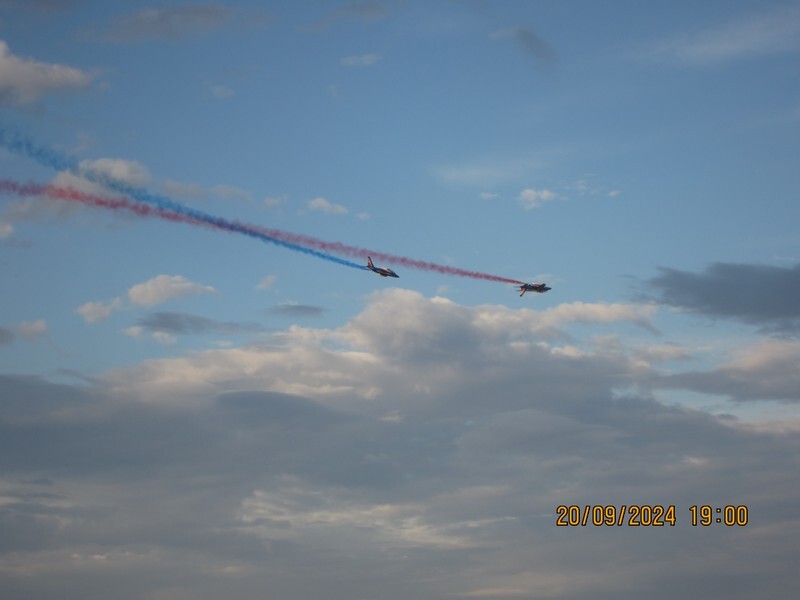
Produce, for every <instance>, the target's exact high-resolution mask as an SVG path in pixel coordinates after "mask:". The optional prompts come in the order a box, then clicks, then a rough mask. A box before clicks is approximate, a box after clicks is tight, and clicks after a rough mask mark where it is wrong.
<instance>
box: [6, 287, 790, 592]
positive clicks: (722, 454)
mask: <svg viewBox="0 0 800 600" xmlns="http://www.w3.org/2000/svg"><path fill="white" fill-rule="evenodd" d="M628 308H629V312H628V313H627V314H626V312H625V311H622V310H620V309H619V308H614V307H612V306H609V305H583V306H581V307H572V308H571V309H569V310H560V311H558V312H559V314H558V315H556V314H552V313H551V314H547V313H542V312H535V311H529V310H510V309H507V308H505V307H498V306H483V307H475V308H468V307H464V306H460V305H458V304H455V303H453V302H451V301H448V300H445V299H442V298H432V299H428V298H424V297H423V296H421V295H419V294H417V293H414V292H408V291H401V290H395V291H387V292H383V293H378V294H375V295H374V296H373V297H372V299H371V301H370V302H369V305H368V306H367V307H366V309H365V310H364V311H363V312H362V313H361V314H359V315H358V316H356V317H355V318H354V319H352V320H351V321H350V322H348V323H347V324H345V325H344V326H343V327H341V328H339V329H336V330H325V329H308V328H300V327H292V328H291V329H289V330H286V331H284V332H281V333H279V334H275V335H274V336H271V338H270V343H268V344H260V345H257V346H250V347H241V348H235V349H224V350H214V351H206V352H200V353H196V354H194V355H190V356H185V357H183V358H178V359H167V360H151V361H147V362H145V363H142V364H140V365H138V366H133V367H130V368H126V369H122V370H118V371H114V372H110V373H108V374H107V375H106V376H105V377H103V378H102V379H101V380H99V381H97V382H96V383H95V384H93V385H88V386H87V385H68V384H55V383H51V382H48V381H46V380H44V379H41V378H38V377H22V376H11V375H5V376H3V377H2V378H0V397H1V398H3V402H2V405H0V406H1V407H2V408H1V410H2V412H1V413H0V430H1V431H0V466H1V468H2V472H3V474H4V475H3V477H2V480H0V526H2V532H3V535H2V536H0V539H2V542H0V577H2V581H3V586H4V589H5V590H7V591H9V592H10V593H11V595H12V597H22V596H25V597H27V598H60V597H63V591H64V589H80V590H83V593H82V597H99V596H100V595H102V594H101V593H100V590H101V589H103V590H108V589H113V590H115V591H114V595H115V597H117V598H123V599H124V598H143V597H158V598H178V597H193V598H216V597H219V596H220V595H223V594H224V595H225V596H226V597H229V598H247V597H252V596H253V595H258V596H263V595H265V594H267V595H269V596H270V597H272V596H275V597H287V596H288V597H308V598H311V597H326V598H342V599H345V598H362V597H364V598H366V597H376V596H379V597H382V598H397V599H400V598H409V597H415V598H443V599H444V598H452V597H462V598H471V597H472V598H474V597H479V598H506V597H512V598H516V597H519V598H533V597H548V598H641V597H645V596H646V597H649V598H665V599H666V598H674V597H675V595H676V594H678V593H680V594H687V595H692V594H701V595H702V596H703V597H707V598H714V597H716V598H752V597H754V596H758V597H776V598H777V597H787V595H788V591H789V590H790V589H793V586H794V584H795V581H794V575H793V570H792V568H791V566H790V563H791V562H792V561H793V556H794V551H793V548H794V544H795V538H796V536H797V535H798V533H800V521H799V520H798V519H797V516H796V514H795V508H796V506H797V501H798V499H800V489H799V488H798V483H797V479H796V478H795V477H787V474H788V473H797V472H798V467H800V464H798V456H800V452H798V451H800V443H798V437H797V435H796V434H795V433H796V432H794V431H792V430H791V429H790V430H786V429H785V428H784V427H779V426H774V427H771V426H758V427H756V426H749V425H746V424H744V423H741V422H738V421H737V420H735V419H731V418H720V417H714V416H711V415H709V414H706V413H703V412H697V411H694V410H690V409H686V408H679V407H675V406H672V407H670V406H665V405H663V404H660V403H658V402H655V401H654V399H653V398H652V397H650V396H649V394H647V393H646V392H645V391H644V390H645V389H646V388H647V381H648V380H649V379H651V378H652V377H653V376H654V375H655V371H656V369H658V368H659V363H660V360H667V359H669V358H671V357H672V356H674V354H672V355H671V354H670V353H664V352H659V348H661V347H660V346H658V345H657V344H656V343H655V342H656V341H657V340H656V339H655V338H654V340H653V341H654V344H653V346H652V347H651V348H650V350H651V351H650V352H648V351H647V350H648V348H646V347H626V346H625V345H622V344H619V343H609V342H608V341H606V342H597V343H595V342H591V341H588V342H585V343H575V342H576V341H575V339H574V337H573V336H571V335H568V334H567V328H571V327H575V326H576V325H575V324H576V323H584V325H580V327H585V326H586V324H591V323H603V322H612V323H616V325H617V326H624V324H625V323H626V322H635V321H636V320H640V319H641V318H642V317H641V316H640V315H638V314H637V313H638V310H637V309H636V307H635V306H630V307H628ZM385 314H392V315H393V317H394V318H393V319H392V322H391V323H388V322H387V321H386V319H384V318H383V316H384V315H385ZM145 321H146V324H147V326H153V327H155V326H158V327H159V328H161V329H170V330H172V331H177V330H178V329H181V330H185V329H186V328H187V327H189V328H195V327H197V326H198V325H199V326H201V327H202V328H205V327H206V325H207V324H206V323H205V322H202V323H201V322H199V321H196V320H195V319H192V320H187V316H185V315H172V314H170V313H157V314H155V315H153V316H151V317H148V318H147V319H145V320H144V321H143V322H145ZM570 340H572V341H570ZM662 350H663V349H662ZM753 351H754V352H756V351H757V349H754V350H753ZM793 352H795V353H796V352H797V346H796V345H795V346H793ZM645 357H649V359H647V360H646V359H645ZM658 357H661V359H659V358H658ZM764 360H765V361H767V362H768V361H769V360H770V356H769V355H767V356H766V357H765V358H764ZM757 375H758V374H756V376H757ZM762 375H763V376H764V377H765V380H766V377H768V376H771V375H772V374H771V373H768V372H765V373H763V374H762ZM704 376H705V377H707V378H713V377H715V373H706V374H705V375H704ZM756 376H754V375H753V374H751V378H750V379H751V381H752V380H755V379H756ZM623 390H627V391H623ZM636 390H638V391H636ZM713 391H714V393H726V391H725V390H724V389H721V390H713ZM731 393H733V392H731ZM634 503H640V504H667V505H669V504H674V505H675V506H676V509H677V513H676V518H677V521H678V524H677V525H676V526H675V527H674V528H673V527H669V526H667V527H664V528H644V527H640V528H634V527H621V528H620V527H576V528H560V527H556V526H555V519H556V507H557V506H558V505H560V504H577V505H580V506H582V505H584V504H592V505H594V504H600V505H605V504H616V505H620V504H634ZM697 503H713V504H715V505H723V506H724V505H727V504H731V505H747V506H748V508H749V513H750V523H749V524H748V525H747V526H746V527H739V528H726V527H721V526H712V527H709V528H694V527H691V526H690V525H689V517H690V515H689V506H691V505H693V504H697ZM665 563H666V564H669V565H670V568H669V569H668V570H665V569H664V568H663V565H664V564H665ZM676 582H680V584H679V585H678V587H677V588H676ZM678 588H679V589H678Z"/></svg>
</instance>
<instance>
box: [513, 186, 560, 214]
mask: <svg viewBox="0 0 800 600" xmlns="http://www.w3.org/2000/svg"><path fill="white" fill-rule="evenodd" d="M556 198H558V194H556V193H555V192H553V191H552V190H547V189H541V190H536V189H534V188H525V189H524V190H522V191H521V192H520V193H519V203H520V205H521V206H522V208H524V209H525V210H530V209H532V208H538V207H540V206H541V205H542V204H544V203H545V202H550V201H552V200H555V199H556Z"/></svg>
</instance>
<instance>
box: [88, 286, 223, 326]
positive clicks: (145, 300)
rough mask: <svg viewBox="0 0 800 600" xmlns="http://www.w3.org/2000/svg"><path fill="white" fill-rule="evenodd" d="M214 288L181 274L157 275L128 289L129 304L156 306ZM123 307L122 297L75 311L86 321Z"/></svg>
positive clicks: (99, 319) (91, 304) (106, 315)
mask: <svg viewBox="0 0 800 600" xmlns="http://www.w3.org/2000/svg"><path fill="white" fill-rule="evenodd" d="M215 291H216V290H215V289H214V288H213V287H212V286H210V285H202V284H199V283H195V282H193V281H190V280H189V279H187V278H186V277H184V276H183V275H158V276H156V277H153V278H152V279H149V280H147V281H145V282H143V283H137V284H136V285H134V286H132V287H131V288H130V289H129V290H128V294H127V299H128V305H129V306H156V305H158V304H164V303H165V302H168V301H170V300H174V299H176V298H181V297H183V296H189V295H196V294H209V293H213V292H215ZM124 308H125V303H124V302H123V300H122V298H119V297H117V298H114V299H113V300H111V301H109V302H102V301H100V302H86V303H85V304H82V305H81V306H79V307H78V308H77V309H76V310H75V312H76V313H77V314H79V315H81V316H82V317H83V319H84V320H85V321H86V322H87V323H94V322H96V321H101V320H103V319H106V318H107V317H109V316H110V315H111V313H112V312H114V311H117V310H122V309H124Z"/></svg>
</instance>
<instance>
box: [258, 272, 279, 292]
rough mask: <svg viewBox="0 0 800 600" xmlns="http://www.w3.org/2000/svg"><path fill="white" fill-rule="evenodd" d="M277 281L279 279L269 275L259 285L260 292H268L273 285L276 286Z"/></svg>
mask: <svg viewBox="0 0 800 600" xmlns="http://www.w3.org/2000/svg"><path fill="white" fill-rule="evenodd" d="M277 280H278V278H277V277H276V276H275V275H267V276H266V277H264V279H262V280H261V281H259V282H258V285H257V286H256V287H257V288H258V289H259V290H268V289H270V288H271V287H272V286H273V285H275V282H276V281H277Z"/></svg>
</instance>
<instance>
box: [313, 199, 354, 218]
mask: <svg viewBox="0 0 800 600" xmlns="http://www.w3.org/2000/svg"><path fill="white" fill-rule="evenodd" d="M308 208H310V209H311V210H315V211H319V212H323V213H325V214H326V215H344V214H347V208H346V207H344V206H342V205H341V204H333V203H332V202H329V201H328V200H326V199H325V198H322V197H317V198H314V199H312V200H309V201H308Z"/></svg>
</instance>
